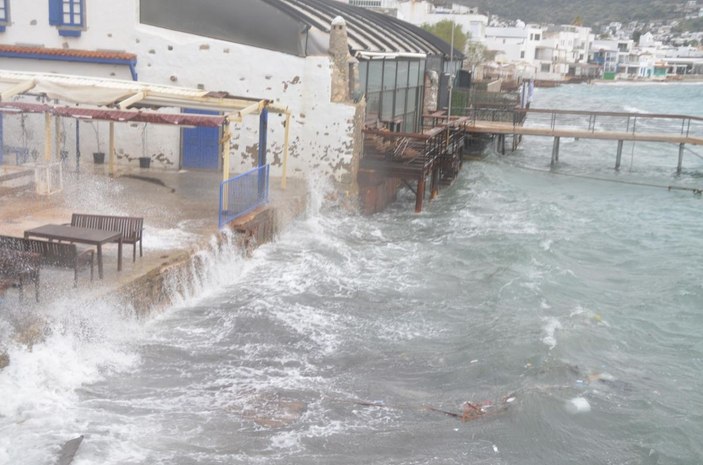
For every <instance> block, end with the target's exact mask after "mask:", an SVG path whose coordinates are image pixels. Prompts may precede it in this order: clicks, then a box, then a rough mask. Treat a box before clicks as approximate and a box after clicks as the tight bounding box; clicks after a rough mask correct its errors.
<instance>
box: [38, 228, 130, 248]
mask: <svg viewBox="0 0 703 465" xmlns="http://www.w3.org/2000/svg"><path fill="white" fill-rule="evenodd" d="M24 234H25V236H33V237H44V238H46V239H53V240H56V241H67V242H81V243H83V244H94V245H98V244H104V243H106V242H112V241H114V240H117V239H119V238H121V237H122V233H121V232H119V231H104V230H102V229H90V228H79V227H77V226H69V225H63V224H46V225H44V226H39V227H38V228H33V229H28V230H26V231H25V232H24Z"/></svg>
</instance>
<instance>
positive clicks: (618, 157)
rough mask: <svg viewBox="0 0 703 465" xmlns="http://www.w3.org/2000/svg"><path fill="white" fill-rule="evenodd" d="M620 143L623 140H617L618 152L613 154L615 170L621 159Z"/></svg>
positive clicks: (621, 143) (618, 167) (618, 166)
mask: <svg viewBox="0 0 703 465" xmlns="http://www.w3.org/2000/svg"><path fill="white" fill-rule="evenodd" d="M622 145H623V141H622V140H619V141H618V153H617V155H616V156H615V169H616V170H619V169H620V162H621V161H622Z"/></svg>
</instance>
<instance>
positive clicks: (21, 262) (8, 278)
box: [0, 249, 41, 302]
mask: <svg viewBox="0 0 703 465" xmlns="http://www.w3.org/2000/svg"><path fill="white" fill-rule="evenodd" d="M40 266H41V256H39V254H36V253H33V252H24V251H21V250H12V249H0V292H1V291H4V290H6V289H7V288H9V287H17V288H18V289H19V292H20V300H21V299H22V298H23V297H24V283H25V282H26V281H31V282H34V288H35V298H36V300H37V302H39V268H40Z"/></svg>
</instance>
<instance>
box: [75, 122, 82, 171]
mask: <svg viewBox="0 0 703 465" xmlns="http://www.w3.org/2000/svg"><path fill="white" fill-rule="evenodd" d="M80 126H81V121H80V120H79V119H77V118H76V173H80V172H81V169H80V167H81V129H80Z"/></svg>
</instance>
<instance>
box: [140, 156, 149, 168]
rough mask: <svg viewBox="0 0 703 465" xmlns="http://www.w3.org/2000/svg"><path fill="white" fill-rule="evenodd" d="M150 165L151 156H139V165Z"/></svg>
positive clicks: (144, 166)
mask: <svg viewBox="0 0 703 465" xmlns="http://www.w3.org/2000/svg"><path fill="white" fill-rule="evenodd" d="M149 166H151V158H149V157H139V167H140V168H149Z"/></svg>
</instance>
